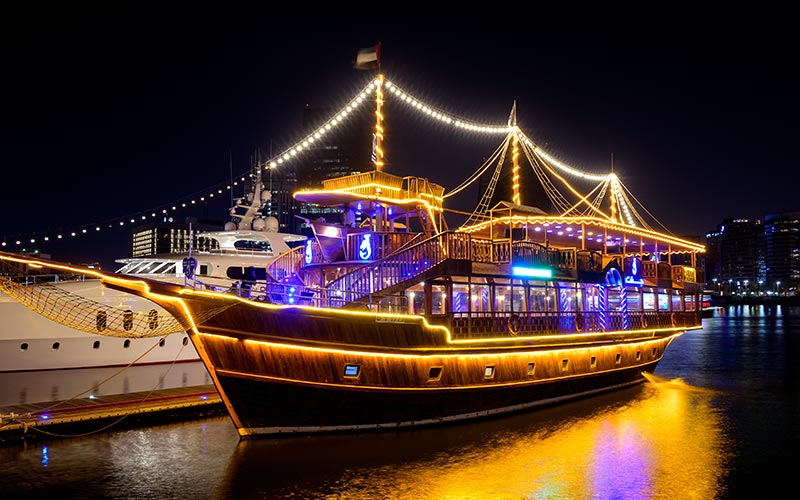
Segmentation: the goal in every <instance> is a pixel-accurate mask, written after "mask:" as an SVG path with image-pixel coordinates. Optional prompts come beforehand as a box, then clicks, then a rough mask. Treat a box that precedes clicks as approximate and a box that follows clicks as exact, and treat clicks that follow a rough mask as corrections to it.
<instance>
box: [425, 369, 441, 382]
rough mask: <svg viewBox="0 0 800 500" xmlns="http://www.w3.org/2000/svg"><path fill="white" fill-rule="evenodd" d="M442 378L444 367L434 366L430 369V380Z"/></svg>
mask: <svg viewBox="0 0 800 500" xmlns="http://www.w3.org/2000/svg"><path fill="white" fill-rule="evenodd" d="M440 378H442V367H441V366H432V367H431V368H430V370H428V381H436V380H439V379H440Z"/></svg>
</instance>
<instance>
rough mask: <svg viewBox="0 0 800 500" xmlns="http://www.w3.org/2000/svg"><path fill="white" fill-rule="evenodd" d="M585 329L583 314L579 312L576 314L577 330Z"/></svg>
mask: <svg viewBox="0 0 800 500" xmlns="http://www.w3.org/2000/svg"><path fill="white" fill-rule="evenodd" d="M581 330H583V314H581V313H577V314H576V315H575V331H578V332H579V331H581Z"/></svg>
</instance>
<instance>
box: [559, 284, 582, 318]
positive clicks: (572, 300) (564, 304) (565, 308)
mask: <svg viewBox="0 0 800 500" xmlns="http://www.w3.org/2000/svg"><path fill="white" fill-rule="evenodd" d="M579 307H580V304H578V299H577V297H576V294H575V288H574V287H573V286H572V285H571V284H566V285H563V286H562V285H559V287H558V311H559V312H570V311H577V310H578V309H579Z"/></svg>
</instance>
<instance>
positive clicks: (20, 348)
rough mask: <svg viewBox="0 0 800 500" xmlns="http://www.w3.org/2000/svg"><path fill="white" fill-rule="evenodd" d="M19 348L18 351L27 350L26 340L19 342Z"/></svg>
mask: <svg viewBox="0 0 800 500" xmlns="http://www.w3.org/2000/svg"><path fill="white" fill-rule="evenodd" d="M19 350H20V351H27V350H28V343H27V342H23V343H21V344H20V345H19Z"/></svg>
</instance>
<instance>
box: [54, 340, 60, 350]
mask: <svg viewBox="0 0 800 500" xmlns="http://www.w3.org/2000/svg"><path fill="white" fill-rule="evenodd" d="M59 349H61V342H53V350H54V351H57V350H59Z"/></svg>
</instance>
